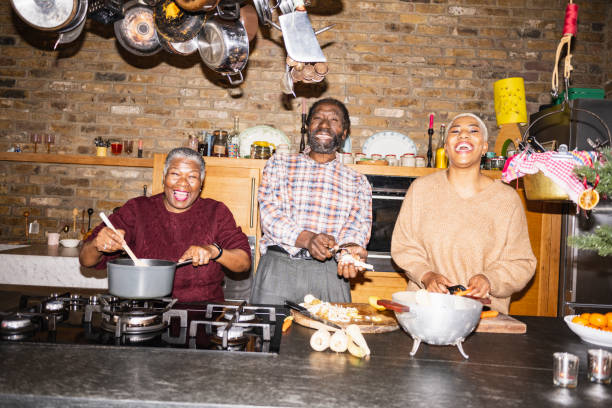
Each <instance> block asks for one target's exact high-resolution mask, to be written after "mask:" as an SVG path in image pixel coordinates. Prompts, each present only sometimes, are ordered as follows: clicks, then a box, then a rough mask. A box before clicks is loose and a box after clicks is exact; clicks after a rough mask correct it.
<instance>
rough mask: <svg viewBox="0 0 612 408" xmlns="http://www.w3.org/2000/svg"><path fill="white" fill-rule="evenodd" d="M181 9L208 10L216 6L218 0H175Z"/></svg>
mask: <svg viewBox="0 0 612 408" xmlns="http://www.w3.org/2000/svg"><path fill="white" fill-rule="evenodd" d="M175 1H176V4H178V5H179V6H180V7H181V8H182V9H183V10H187V11H210V10H212V9H214V8H215V7H217V4H219V0H175Z"/></svg>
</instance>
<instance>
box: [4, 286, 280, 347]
mask: <svg viewBox="0 0 612 408" xmlns="http://www.w3.org/2000/svg"><path fill="white" fill-rule="evenodd" d="M287 313H288V312H287V310H286V309H284V308H282V307H278V306H263V305H250V304H248V303H247V302H245V301H241V300H228V301H225V302H219V303H179V302H177V300H176V299H172V298H158V299H146V300H132V299H121V298H117V297H114V296H110V295H97V296H90V297H83V296H80V295H78V294H71V293H65V294H52V295H50V296H48V297H35V296H25V295H24V296H22V297H21V299H20V301H19V305H18V306H16V307H15V308H13V309H11V310H8V311H6V312H0V343H2V342H26V343H28V342H29V343H56V344H67V345H71V344H72V345H103V346H117V347H157V348H169V349H193V350H210V351H218V352H246V353H263V354H277V353H278V352H279V348H280V340H281V335H282V332H281V328H282V323H283V319H284V318H285V316H286V315H287Z"/></svg>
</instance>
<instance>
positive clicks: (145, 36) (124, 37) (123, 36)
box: [114, 1, 161, 56]
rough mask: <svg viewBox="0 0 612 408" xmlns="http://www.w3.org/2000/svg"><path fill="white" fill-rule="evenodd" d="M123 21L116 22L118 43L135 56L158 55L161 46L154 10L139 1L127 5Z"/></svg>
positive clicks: (115, 28)
mask: <svg viewBox="0 0 612 408" xmlns="http://www.w3.org/2000/svg"><path fill="white" fill-rule="evenodd" d="M124 14H125V16H124V17H123V19H121V20H118V21H115V24H114V30H115V36H116V37H117V41H119V43H120V44H121V46H123V48H125V49H126V50H127V51H129V52H130V53H132V54H134V55H140V56H148V55H153V54H156V53H158V52H159V51H160V50H161V45H160V43H159V40H158V38H157V32H156V29H155V20H154V16H153V10H151V9H150V8H149V7H146V6H142V5H140V4H139V3H138V1H132V2H129V3H126V4H125V6H124Z"/></svg>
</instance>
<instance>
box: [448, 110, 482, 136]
mask: <svg viewBox="0 0 612 408" xmlns="http://www.w3.org/2000/svg"><path fill="white" fill-rule="evenodd" d="M464 116H469V117H470V118H474V119H475V120H476V122H477V123H478V127H479V128H480V131H481V132H482V136H483V138H484V141H485V142H486V141H487V140H488V139H489V131H488V130H487V125H485V123H484V122H483V120H482V119H480V118H479V117H478V116H476V115H474V114H473V113H460V114H458V115H457V116H455V117H454V118H452V119H451V121H450V122H448V126H447V127H446V129H447V131H448V130H450V128H451V126H452V124H453V122H454V121H455V120H457V119H459V118H462V117H464Z"/></svg>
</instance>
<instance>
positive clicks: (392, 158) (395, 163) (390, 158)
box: [385, 154, 399, 166]
mask: <svg viewBox="0 0 612 408" xmlns="http://www.w3.org/2000/svg"><path fill="white" fill-rule="evenodd" d="M385 160H387V162H388V163H389V166H398V165H399V163H398V161H397V156H396V155H394V154H387V155H385Z"/></svg>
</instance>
